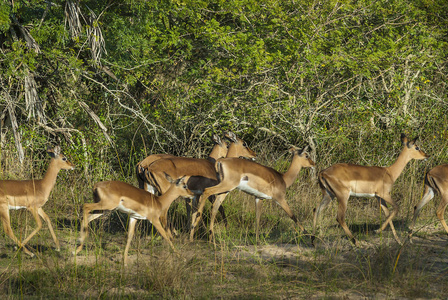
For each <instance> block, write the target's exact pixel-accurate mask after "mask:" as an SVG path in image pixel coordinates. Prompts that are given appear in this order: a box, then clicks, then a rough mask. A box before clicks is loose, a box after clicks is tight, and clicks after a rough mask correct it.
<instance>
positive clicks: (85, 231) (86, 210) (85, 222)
mask: <svg viewBox="0 0 448 300" xmlns="http://www.w3.org/2000/svg"><path fill="white" fill-rule="evenodd" d="M98 206H99V205H98V204H97V203H87V204H84V206H83V218H82V222H81V231H80V233H79V239H78V241H79V243H80V245H79V246H78V248H76V250H75V253H74V255H76V254H78V253H79V252H80V251H81V250H82V248H83V246H84V241H85V239H86V238H87V236H88V235H89V223H90V222H91V221H93V220H95V219H97V218H99V217H101V216H102V215H103V213H98V214H90V212H91V211H93V210H95V209H97V210H101V206H100V207H99V208H97V207H98Z"/></svg>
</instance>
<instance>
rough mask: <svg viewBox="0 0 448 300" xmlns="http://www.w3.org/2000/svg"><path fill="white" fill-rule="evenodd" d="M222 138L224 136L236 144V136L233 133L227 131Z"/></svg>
mask: <svg viewBox="0 0 448 300" xmlns="http://www.w3.org/2000/svg"><path fill="white" fill-rule="evenodd" d="M224 136H225V137H226V138H228V139H229V140H231V141H232V142H234V143H237V142H238V138H237V137H236V134H235V133H233V132H232V131H227V132H226V133H225V134H224Z"/></svg>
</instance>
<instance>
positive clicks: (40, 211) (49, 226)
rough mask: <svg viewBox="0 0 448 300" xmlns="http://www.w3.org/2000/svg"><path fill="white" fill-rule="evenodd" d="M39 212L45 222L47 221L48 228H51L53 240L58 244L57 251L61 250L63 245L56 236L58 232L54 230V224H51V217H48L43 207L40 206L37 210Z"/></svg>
mask: <svg viewBox="0 0 448 300" xmlns="http://www.w3.org/2000/svg"><path fill="white" fill-rule="evenodd" d="M37 213H38V214H39V216H41V217H42V219H44V220H45V222H47V225H48V229H49V230H50V233H51V236H52V237H53V241H54V243H55V244H56V251H60V250H61V247H60V246H59V241H58V239H57V237H56V234H54V230H53V226H52V225H51V221H50V218H49V217H48V215H47V214H46V213H45V212H44V210H43V209H42V207H40V208H39V209H38V210H37Z"/></svg>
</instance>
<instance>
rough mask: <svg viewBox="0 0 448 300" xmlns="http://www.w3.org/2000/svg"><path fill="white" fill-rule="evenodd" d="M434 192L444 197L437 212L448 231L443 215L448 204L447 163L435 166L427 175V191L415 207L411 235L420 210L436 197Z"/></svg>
mask: <svg viewBox="0 0 448 300" xmlns="http://www.w3.org/2000/svg"><path fill="white" fill-rule="evenodd" d="M434 192H436V193H439V194H440V196H441V198H442V199H441V201H440V204H439V207H438V208H437V212H436V213H437V217H438V218H439V220H440V222H441V223H442V225H443V228H444V229H445V231H446V232H447V233H448V226H447V225H446V223H445V219H444V217H443V215H444V213H445V208H446V206H447V204H448V165H447V164H445V165H440V166H437V167H434V168H433V169H431V170H430V171H429V172H428V173H427V174H426V176H425V192H424V195H423V198H422V200H421V201H420V203H419V204H417V206H416V207H415V208H414V218H413V220H412V227H411V236H412V230H413V228H414V225H415V221H416V220H417V217H418V215H419V214H420V210H421V209H422V208H423V206H425V205H426V203H428V202H429V201H430V200H431V199H432V198H433V197H434Z"/></svg>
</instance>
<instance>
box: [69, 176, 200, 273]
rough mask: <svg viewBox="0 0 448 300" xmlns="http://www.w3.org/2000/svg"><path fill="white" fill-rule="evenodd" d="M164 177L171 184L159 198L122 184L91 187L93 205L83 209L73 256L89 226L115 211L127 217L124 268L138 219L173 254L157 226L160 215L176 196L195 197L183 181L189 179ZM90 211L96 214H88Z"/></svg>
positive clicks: (88, 204)
mask: <svg viewBox="0 0 448 300" xmlns="http://www.w3.org/2000/svg"><path fill="white" fill-rule="evenodd" d="M165 176H166V179H167V180H168V181H169V182H170V183H171V186H170V188H169V189H168V190H167V191H166V192H165V193H164V194H162V195H161V196H155V195H153V194H151V193H149V192H148V191H145V190H143V189H139V188H137V187H134V186H132V185H130V184H127V183H125V182H121V181H102V182H98V183H96V184H95V186H94V187H93V200H94V203H86V204H84V206H83V219H82V223H81V233H80V236H79V243H80V245H79V246H78V248H77V249H76V251H75V255H76V254H78V253H79V252H80V251H81V250H82V248H83V246H84V241H85V239H86V237H87V235H88V225H89V223H90V222H91V221H93V220H95V219H96V218H98V217H100V216H101V215H103V213H104V212H105V211H109V210H114V209H117V210H119V211H121V212H123V213H126V214H128V215H129V227H128V239H127V242H126V248H125V249H124V254H123V262H124V265H127V256H128V251H129V246H130V244H131V240H132V237H133V236H134V231H135V223H136V222H137V220H149V221H150V222H151V223H152V225H153V226H154V227H155V228H156V229H157V231H158V232H159V233H160V235H161V236H162V237H163V238H164V239H165V240H166V241H167V242H168V244H169V245H170V246H171V248H172V249H173V250H174V252H176V249H175V248H174V245H173V243H172V242H171V241H170V239H169V238H168V236H167V234H166V232H165V229H164V228H163V227H162V224H161V223H160V216H161V215H162V214H163V213H164V212H165V210H167V209H168V208H169V207H170V205H171V203H172V202H173V201H174V200H176V199H177V197H193V195H194V194H193V192H191V191H190V190H189V189H188V187H187V185H186V184H185V180H186V179H188V178H186V177H185V176H183V177H181V178H179V179H177V180H173V179H172V178H171V177H170V176H169V175H167V174H165ZM93 211H97V212H94V213H92V214H90V213H91V212H93ZM176 253H177V252H176Z"/></svg>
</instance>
